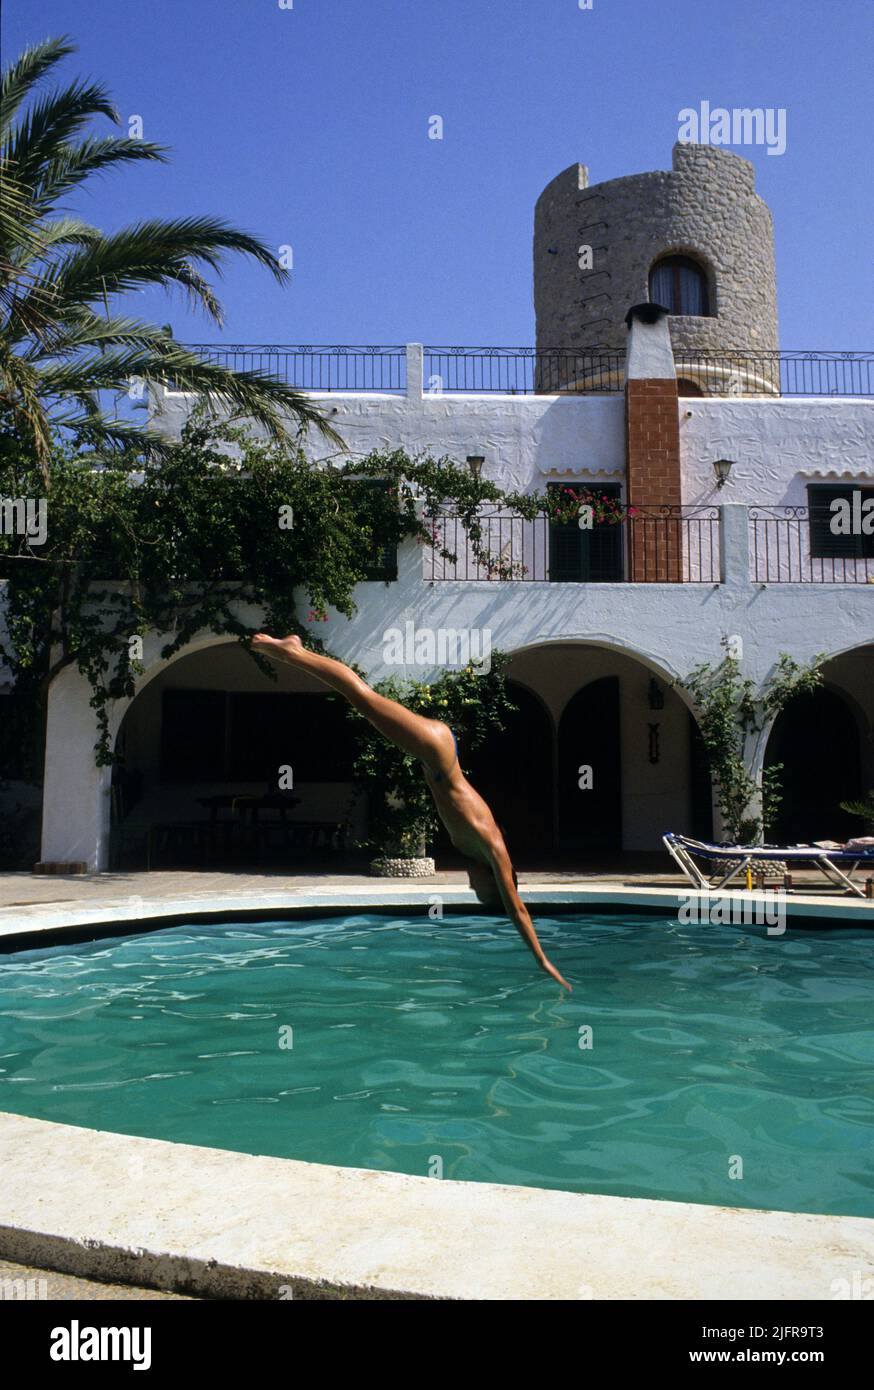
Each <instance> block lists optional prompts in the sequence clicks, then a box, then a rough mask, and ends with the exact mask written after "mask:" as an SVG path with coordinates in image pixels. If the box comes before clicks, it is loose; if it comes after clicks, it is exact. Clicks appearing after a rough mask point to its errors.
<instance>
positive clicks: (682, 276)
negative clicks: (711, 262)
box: [649, 256, 710, 317]
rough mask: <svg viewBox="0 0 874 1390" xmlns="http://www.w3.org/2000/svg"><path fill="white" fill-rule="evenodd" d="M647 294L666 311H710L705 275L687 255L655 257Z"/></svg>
mask: <svg viewBox="0 0 874 1390" xmlns="http://www.w3.org/2000/svg"><path fill="white" fill-rule="evenodd" d="M649 297H650V301H651V303H653V304H661V305H662V307H663V308H665V309H667V311H668V313H669V314H696V315H699V316H701V317H708V316H709V314H710V298H709V295H708V293H707V276H706V274H705V273H704V270H703V269H702V267H701V266H700V265H699V264H698V262H697V261H693V260H692V259H691V258H690V257H689V256H665V257H664V258H663V259H662V260H660V261H656V263H655V265H654V266H653V268H652V270H651V271H650V273H649Z"/></svg>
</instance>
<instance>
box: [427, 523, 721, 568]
mask: <svg viewBox="0 0 874 1390" xmlns="http://www.w3.org/2000/svg"><path fill="white" fill-rule="evenodd" d="M477 521H478V525H479V528H480V535H479V539H478V541H476V542H475V541H474V540H472V539H471V536H470V534H469V533H468V531H467V530H466V528H465V527H464V525H463V524H462V521H461V518H460V516H459V515H458V513H456V512H454V511H449V510H447V511H442V512H438V513H436V514H435V515H434V516H431V517H428V518H426V524H428V525H430V526H431V528H432V535H433V537H434V542H435V544H434V547H433V548H431V547H429V548H428V551H427V553H426V557H425V578H426V579H427V580H430V581H432V582H438V581H442V580H468V581H470V580H487V581H501V580H504V581H507V580H515V581H529V582H535V583H536V582H547V583H571V584H573V583H587V582H588V583H606V584H611V583H613V584H615V583H624V582H630V583H637V584H714V583H718V582H719V577H720V558H719V510H718V508H716V507H668V506H665V507H630V506H626V507H622V508H621V509H620V513H619V515H618V518H617V519H616V520H610V521H604V522H601V523H600V524H596V525H594V526H593V527H592V528H591V529H590V530H581V529H580V527H579V526H578V525H576V524H574V523H567V524H557V523H556V522H554V521H551V520H550V519H549V517H547V516H538V517H536V518H535V519H534V520H533V521H529V520H526V519H525V518H524V517H521V516H519V515H518V514H517V513H514V512H509V511H501V510H497V509H495V510H483V511H482V512H480V513H479V515H478V518H477Z"/></svg>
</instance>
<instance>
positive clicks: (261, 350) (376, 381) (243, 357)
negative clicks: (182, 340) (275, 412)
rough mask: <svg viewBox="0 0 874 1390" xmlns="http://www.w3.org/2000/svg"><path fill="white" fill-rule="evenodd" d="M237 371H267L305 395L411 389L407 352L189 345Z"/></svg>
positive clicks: (277, 346)
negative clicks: (309, 393)
mask: <svg viewBox="0 0 874 1390" xmlns="http://www.w3.org/2000/svg"><path fill="white" fill-rule="evenodd" d="M188 346H189V347H190V349H191V350H192V351H193V352H199V353H201V354H202V355H203V356H204V357H206V358H208V359H209V361H211V362H219V363H220V364H221V365H222V366H223V367H230V368H231V370H232V371H235V372H266V373H268V374H269V375H270V376H273V377H278V378H279V380H280V381H284V382H285V383H286V384H287V385H288V386H297V387H299V388H300V390H301V391H398V392H402V391H405V390H406V387H407V350H406V348H404V347H342V346H341V347H314V346H300V347H290V346H286V345H284V344H279V343H274V344H269V343H262V344H254V345H253V344H241V343H238V344H228V345H227V346H225V345H223V344H221V343H190V344H189V345H188Z"/></svg>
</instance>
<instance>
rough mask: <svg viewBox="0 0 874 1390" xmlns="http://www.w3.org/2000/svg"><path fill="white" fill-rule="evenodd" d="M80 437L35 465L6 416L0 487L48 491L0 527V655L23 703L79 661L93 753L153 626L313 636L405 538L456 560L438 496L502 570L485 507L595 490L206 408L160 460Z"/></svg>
mask: <svg viewBox="0 0 874 1390" xmlns="http://www.w3.org/2000/svg"><path fill="white" fill-rule="evenodd" d="M86 442H87V441H84V440H82V439H79V440H73V441H70V440H67V441H66V442H65V441H62V440H61V439H57V440H56V441H55V444H54V447H53V449H52V453H51V457H50V458H49V459H48V460H47V461H46V464H45V468H44V470H43V469H42V468H40V467H38V466H37V463H36V461H35V459H34V458H33V457H32V456H31V455H29V454H28V452H27V450H26V449H25V448H24V446H23V445H22V444H21V442H20V441H19V440H18V439H17V438H16V436H15V434H14V432H13V430H12V426H11V422H10V420H9V419H8V417H7V418H3V417H0V498H7V499H29V500H30V502H31V503H32V504H33V505H41V504H44V505H45V508H46V519H47V528H46V536H45V537H44V538H43V539H42V540H38V539H37V538H35V537H34V536H33V535H28V534H27V533H26V531H24V530H22V528H21V527H18V528H15V527H6V526H4V527H3V528H2V529H0V580H5V581H6V583H5V605H4V611H5V630H4V628H3V626H2V625H0V657H2V659H3V661H4V662H5V663H6V665H7V666H8V667H9V668H10V669H11V671H12V676H13V681H14V689H15V696H16V698H15V700H14V701H13V702H12V703H13V704H14V705H15V706H16V707H17V708H19V709H25V710H31V709H33V708H36V707H39V708H42V709H44V707H45V697H46V692H47V689H48V685H49V684H50V682H51V681H52V679H53V678H54V677H56V676H57V675H58V674H59V673H60V671H62V670H63V669H64V668H65V667H67V666H71V665H72V666H75V667H77V668H78V669H79V671H81V672H82V673H83V675H84V676H85V677H86V678H87V680H88V682H89V684H90V687H91V692H92V693H91V704H92V706H93V708H94V711H95V716H96V721H97V726H98V739H97V743H96V750H95V751H96V759H97V762H98V764H99V765H107V764H109V763H111V762H112V761H113V757H114V754H113V751H112V748H111V740H110V734H109V708H110V705H111V702H112V701H113V700H116V699H120V698H123V697H131V696H133V694H134V691H135V682H136V679H137V676H138V675H140V674H141V673H142V670H143V665H142V655H143V642H144V639H145V637H146V634H147V633H149V632H152V633H154V632H157V633H159V634H160V635H161V637H162V639H163V646H162V648H161V655H162V657H163V658H164V659H168V658H170V657H171V656H173V655H174V654H175V653H176V652H178V651H180V650H182V648H184V647H185V646H186V644H187V643H188V642H189V641H190V640H191V639H192V637H194V635H195V634H196V633H199V632H204V631H207V632H212V633H216V634H225V635H232V636H236V637H237V638H238V639H239V640H240V642H241V643H245V642H246V639H247V637H248V636H249V633H250V630H251V629H250V627H249V626H248V624H247V612H246V610H247V609H251V608H256V609H258V610H259V617H258V621H259V623H261V624H262V625H263V626H265V627H266V628H268V629H269V630H271V631H274V632H297V633H298V634H299V635H300V636H301V637H302V638H303V640H304V641H305V642H307V644H308V645H311V646H313V647H316V648H318V649H322V647H323V644H322V642H321V641H320V640H319V637H318V636H317V631H318V629H317V628H313V626H312V625H313V624H317V623H318V621H319V620H320V619H324V618H325V617H326V615H327V610H328V609H329V608H333V609H334V610H335V611H336V612H338V613H340V614H343V615H344V616H346V617H350V618H351V617H352V615H353V614H354V612H355V611H356V601H355V592H354V591H355V586H356V584H358V583H359V582H361V581H363V580H368V579H373V578H374V577H377V576H380V575H382V574H383V571H381V570H380V556H381V555H383V554H384V552H385V551H386V549H387V548H388V549H390V548H391V547H394V546H396V545H397V544H398V543H399V542H400V541H402V540H403V539H404V538H406V537H415V538H416V539H418V540H419V541H420V542H421V543H422V544H423V545H428V546H431V547H439V549H440V553H441V555H443V556H444V558H446V559H449V560H454V559H455V558H456V557H455V554H454V553H453V552H452V551H451V550H450V549H448V548H447V547H446V546H445V545H444V544H443V541H442V539H441V535H440V530H441V528H440V526H439V522H438V518H439V517H440V516H442V515H443V514H444V513H446V512H447V511H451V512H452V513H453V514H454V515H455V516H456V517H457V518H458V521H459V523H460V525H461V527H462V532H463V534H464V536H465V538H466V540H465V543H466V544H469V546H470V547H471V550H472V552H473V554H474V555H475V557H477V559H478V561H480V562H481V563H482V564H483V565H484V566H485V567H486V570H487V572H488V573H492V574H494V575H495V576H496V577H510V576H509V574H507V575H505V574H504V573H503V570H502V562H501V560H500V557H498V558H497V559H496V558H495V557H494V556H493V555H491V554H490V552H489V547H488V542H487V539H484V536H483V530H482V525H481V521H480V514H481V511H482V509H483V508H484V507H485V508H488V507H501V508H507V509H510V510H513V511H514V512H516V513H517V514H519V515H522V516H524V517H527V518H529V519H533V518H535V517H536V516H539V515H542V516H549V517H552V519H553V520H555V519H560V520H562V521H567V520H569V519H572V516H573V515H576V509H577V508H578V507H579V505H580V504H581V501H583V500H584V499H585V498H586V497H588V495H589V494H588V493H587V492H586V490H585V489H580V490H578V496H576V497H573V498H571V497H568V498H566V499H565V501H564V504H563V506H562V514H561V517H560V518H557V517H556V513H555V499H554V498H553V497H552V496H551V495H550V494H547V493H538V494H531V495H522V494H519V493H515V492H504V491H502V490H501V489H500V488H499V487H498V486H497V485H496V484H494V483H492V482H490V481H489V480H488V479H483V478H478V477H475V476H474V475H473V474H472V473H471V471H470V470H469V469H467V468H466V467H463V466H461V465H459V464H457V463H455V462H454V461H453V460H452V459H449V458H433V457H431V456H430V455H419V456H415V457H413V456H410V455H408V454H407V453H405V452H404V451H403V450H394V451H374V452H372V453H370V454H368V455H366V456H354V457H353V456H351V455H349V454H344V453H340V454H336V455H334V456H333V457H331V458H328V459H324V460H319V461H317V462H313V461H311V460H309V459H307V457H306V456H305V454H304V452H303V450H302V449H300V448H294V447H289V446H288V445H284V446H278V445H276V444H273V443H271V442H265V441H264V440H263V439H258V438H255V437H254V436H253V435H252V434H251V433H250V432H249V431H247V429H245V428H244V427H243V426H242V425H240V424H239V423H237V422H234V421H231V422H219V421H217V420H216V419H215V418H214V417H212V416H211V415H210V414H209V412H208V411H207V409H206V408H205V407H203V406H201V407H198V408H197V409H196V410H195V411H194V412H193V413H192V415H191V416H190V417H189V419H188V421H187V423H186V424H185V426H184V428H183V431H182V435H181V438H180V440H179V442H178V444H177V445H176V446H175V447H173V448H171V449H169V450H168V451H167V453H166V454H165V455H164V456H163V457H162V458H161V460H160V462H156V461H150V460H149V459H146V458H144V457H143V456H142V455H141V454H140V453H138V452H136V451H133V450H132V451H130V452H128V453H126V454H125V453H118V452H116V453H113V454H111V455H105V456H101V455H99V454H97V453H95V452H94V451H93V450H92V451H91V452H87V451H83V450H84V445H85V443H86ZM376 480H379V485H378V486H375V485H374V483H375V481H376ZM593 496H594V494H593ZM600 506H601V504H600V501H599V502H598V507H600ZM596 510H597V508H596ZM609 511H610V508H609V507H606V508H604V509H603V516H602V517H601V520H604V521H606V520H609V519H612V513H611V516H610V517H608V512H609ZM11 515H12V513H11V512H10V516H11ZM595 524H598V519H597V517H596V522H595ZM384 577H388V576H387V575H384ZM304 615H305V616H304ZM247 650H248V648H247ZM252 659H253V660H254V661H256V662H257V663H258V664H259V665H260V666H261V668H262V670H264V672H265V673H266V674H267V675H269V676H270V677H271V678H275V672H274V670H273V668H272V666H270V665H269V664H268V663H267V662H265V661H264V660H263V658H261V657H259V656H257V655H255V654H253V655H252ZM478 679H479V678H478ZM477 688H479V685H478V687H477ZM9 709H10V710H11V709H12V705H10V706H9ZM36 742H37V744H38V745H39V746H40V747H41V746H42V738H41V737H40V738H38V739H37V740H36Z"/></svg>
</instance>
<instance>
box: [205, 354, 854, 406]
mask: <svg viewBox="0 0 874 1390" xmlns="http://www.w3.org/2000/svg"><path fill="white" fill-rule="evenodd" d="M189 346H190V347H191V348H192V349H193V350H195V351H197V352H200V353H202V354H203V355H204V356H205V357H207V358H209V359H210V360H211V361H214V362H221V363H222V365H223V366H226V367H231V368H233V369H234V370H235V371H254V372H266V373H269V375H271V376H274V377H278V378H279V379H280V380H281V381H284V382H287V383H288V385H290V386H297V387H298V388H299V389H300V390H302V391H344V392H357V391H375V392H389V393H402V392H404V391H406V390H407V389H408V387H410V388H413V387H415V389H417V390H418V389H420V388H419V384H418V382H416V381H414V380H413V376H414V374H415V375H418V373H419V371H420V370H421V373H422V382H421V389H422V390H423V391H424V393H425V394H426V395H440V394H444V393H445V394H447V395H465V394H474V393H480V394H486V395H488V394H498V395H532V394H544V395H552V394H570V395H581V394H594V395H600V394H601V393H603V392H611V393H613V392H620V391H622V389H623V387H624V385H625V356H624V354H623V353H621V352H577V351H573V350H559V349H555V350H550V351H538V350H537V349H536V348H519V347H439V346H429V347H425V348H424V349H418V348H414V347H411V346H407V347H403V346H398V345H395V346H390V347H381V346H361V347H353V346H348V345H333V346H330V345H328V346H318V345H312V344H308V345H303V344H301V345H297V346H291V345H288V344H283V343H260V344H259V343H255V344H251V343H250V344H242V343H238V344H222V343H192V344H190V345H189ZM414 351H415V354H416V356H415V358H413V356H412V354H413V352H414ZM420 352H421V367H420V365H419V361H420V359H419V355H418V354H419V353H420ZM411 361H412V362H414V366H413V369H412V371H411V366H410V364H411ZM675 362H676V367H677V376H678V378H679V381H680V391H681V394H684V395H698V394H700V395H704V396H746V397H749V396H850V397H856V396H862V397H864V396H868V397H870V396H874V353H866V352H802V351H786V352H756V351H752V350H751V351H749V352H746V351H744V352H741V351H737V352H722V353H695V352H687V351H683V350H681V349H678V350H677V352H676V354H675Z"/></svg>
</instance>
